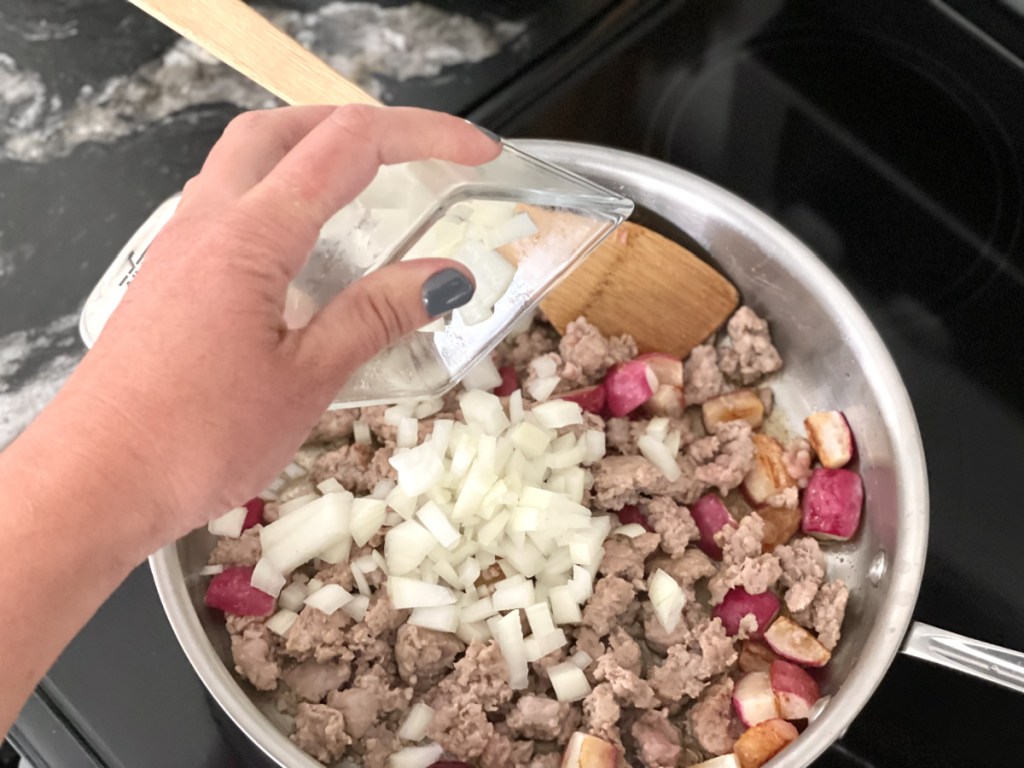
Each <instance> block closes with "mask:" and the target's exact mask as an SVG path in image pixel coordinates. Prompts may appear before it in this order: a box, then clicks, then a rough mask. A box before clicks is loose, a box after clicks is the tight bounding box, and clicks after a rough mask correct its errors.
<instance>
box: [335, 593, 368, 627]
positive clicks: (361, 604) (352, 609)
mask: <svg viewBox="0 0 1024 768" xmlns="http://www.w3.org/2000/svg"><path fill="white" fill-rule="evenodd" d="M369 608H370V598H368V597H367V596H366V595H356V596H355V597H353V598H352V599H351V600H350V601H349V602H347V603H345V605H343V606H341V610H342V613H347V614H348V615H349V616H351V617H352V618H353V619H354V620H355V621H362V620H363V618H364V617H365V616H366V612H367V610H369Z"/></svg>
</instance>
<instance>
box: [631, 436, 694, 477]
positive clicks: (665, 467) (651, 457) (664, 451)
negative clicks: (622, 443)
mask: <svg viewBox="0 0 1024 768" xmlns="http://www.w3.org/2000/svg"><path fill="white" fill-rule="evenodd" d="M636 447H637V448H639V449H640V453H641V454H642V455H643V457H644V458H645V459H647V460H648V461H649V462H651V464H653V465H654V466H656V467H657V468H658V469H659V470H661V473H662V474H663V475H664V476H665V479H666V480H668V481H669V482H670V483H674V482H675V481H676V480H678V479H679V478H680V477H682V474H683V472H682V470H681V469H679V465H678V464H676V458H675V456H674V455H672V454H671V453H669V450H668V448H666V447H665V444H664V443H663V442H661V441H660V440H658V439H657V438H655V437H653V436H651V435H641V436H640V438H639V439H638V440H637V441H636Z"/></svg>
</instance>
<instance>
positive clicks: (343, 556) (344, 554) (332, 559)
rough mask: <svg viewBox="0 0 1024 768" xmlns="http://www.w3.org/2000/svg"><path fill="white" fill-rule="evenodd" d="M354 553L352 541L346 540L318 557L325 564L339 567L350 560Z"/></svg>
mask: <svg viewBox="0 0 1024 768" xmlns="http://www.w3.org/2000/svg"><path fill="white" fill-rule="evenodd" d="M351 552H352V539H349V538H346V539H343V540H342V541H339V542H338V543H337V544H334V545H332V546H330V547H328V548H327V549H325V550H324V551H323V552H321V553H320V554H319V555H318V557H319V558H320V559H321V560H323V561H324V562H325V563H330V564H331V565H337V564H338V563H344V562H345V561H347V560H348V556H349V554H351Z"/></svg>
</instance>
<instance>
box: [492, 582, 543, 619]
mask: <svg viewBox="0 0 1024 768" xmlns="http://www.w3.org/2000/svg"><path fill="white" fill-rule="evenodd" d="M535 599H536V598H535V597H534V594H533V582H532V581H529V580H527V579H523V580H522V581H516V580H514V579H505V580H504V581H499V582H498V583H497V584H496V585H495V587H494V594H493V595H492V596H491V600H492V602H493V605H494V610H496V611H509V610H512V609H513V608H526V607H527V606H528V605H533V603H534V601H535Z"/></svg>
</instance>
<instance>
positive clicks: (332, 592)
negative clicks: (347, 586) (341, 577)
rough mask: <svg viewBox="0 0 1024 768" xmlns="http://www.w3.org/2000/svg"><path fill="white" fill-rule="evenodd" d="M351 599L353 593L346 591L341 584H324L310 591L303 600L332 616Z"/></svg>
mask: <svg viewBox="0 0 1024 768" xmlns="http://www.w3.org/2000/svg"><path fill="white" fill-rule="evenodd" d="M351 600H352V595H350V594H349V593H348V592H346V591H345V590H344V588H342V586H341V585H340V584H324V585H323V586H322V587H320V589H318V590H316V591H315V592H312V593H310V595H309V596H308V597H307V598H306V599H305V600H303V602H304V603H305V604H306V605H308V606H309V607H311V608H316V609H317V610H318V611H321V612H323V613H326V614H327V615H328V616H330V615H331V614H332V613H334V612H335V611H336V610H338V609H339V608H341V607H343V606H344V605H346V604H347V603H349V602H350V601H351Z"/></svg>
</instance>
